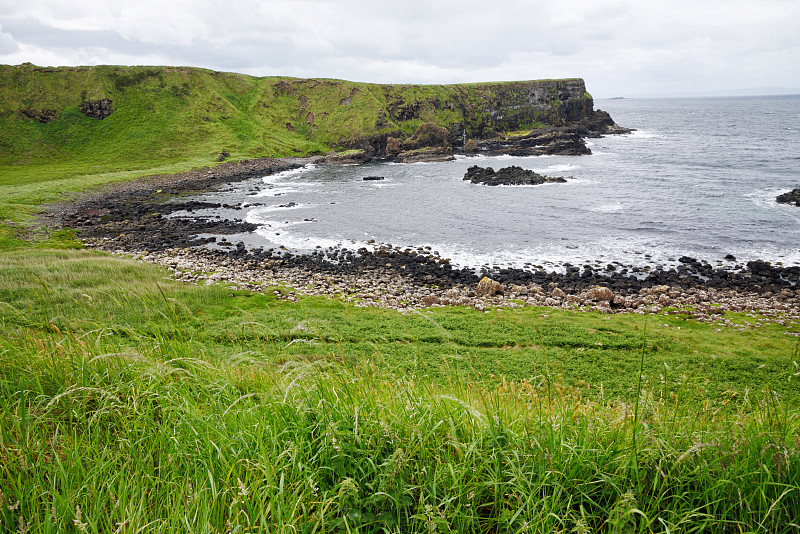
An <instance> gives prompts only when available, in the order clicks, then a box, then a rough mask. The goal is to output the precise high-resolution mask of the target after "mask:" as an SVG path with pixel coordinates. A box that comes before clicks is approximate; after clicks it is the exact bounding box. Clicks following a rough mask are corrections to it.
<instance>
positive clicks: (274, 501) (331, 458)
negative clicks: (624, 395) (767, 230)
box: [0, 329, 800, 532]
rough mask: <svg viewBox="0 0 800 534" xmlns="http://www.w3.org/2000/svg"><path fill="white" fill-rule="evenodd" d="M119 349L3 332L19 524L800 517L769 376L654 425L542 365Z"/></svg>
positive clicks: (584, 525)
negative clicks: (434, 378)
mask: <svg viewBox="0 0 800 534" xmlns="http://www.w3.org/2000/svg"><path fill="white" fill-rule="evenodd" d="M107 348H108V347H105V346H104V341H103V335H102V332H91V333H85V334H77V333H75V332H65V331H60V330H58V329H55V330H54V332H53V335H52V336H49V337H42V336H38V335H34V333H33V332H31V331H30V330H27V329H20V330H18V331H17V332H16V333H15V336H14V337H13V338H6V339H4V340H2V341H1V342H0V369H2V381H0V413H1V414H2V420H3V421H4V422H3V424H2V434H0V440H1V441H0V454H1V455H2V464H3V468H2V476H1V477H0V488H2V497H0V498H1V499H2V500H3V503H2V509H0V521H2V525H3V528H4V529H5V530H6V531H14V530H18V531H26V529H29V530H28V531H30V532H63V531H77V532H176V531H191V532H252V531H264V532H339V531H341V532H356V531H358V532H398V531H399V532H557V531H561V532H796V531H797V529H798V528H800V527H798V526H797V519H796V518H797V511H798V510H800V443H798V426H799V425H798V411H797V410H796V409H791V408H786V407H785V406H784V405H782V404H780V403H779V402H776V401H775V399H774V397H773V396H772V395H771V392H770V391H768V390H765V391H762V392H760V393H759V394H751V395H749V396H748V397H747V399H746V401H745V402H743V403H739V404H735V403H728V404H724V405H714V404H713V403H711V402H710V401H709V400H707V399H702V397H701V399H700V402H697V399H696V397H695V393H692V399H691V400H692V402H686V401H687V399H686V398H682V397H681V396H680V395H679V396H678V398H676V399H663V398H658V397H657V395H656V392H654V391H650V390H647V389H643V390H642V391H641V395H640V397H641V400H640V401H639V406H638V419H636V420H635V419H634V415H635V409H634V407H633V406H631V405H630V404H626V403H622V402H616V401H611V402H598V401H597V400H592V399H588V398H586V397H585V396H584V394H583V390H582V389H581V388H575V387H569V386H566V385H562V384H558V383H554V384H552V395H551V396H550V398H549V399H548V395H547V391H546V387H547V386H546V385H545V383H544V380H542V378H543V377H539V378H540V380H539V381H536V380H533V381H527V380H525V381H519V382H507V381H506V382H501V383H500V384H499V385H497V386H494V387H490V386H487V385H486V384H480V383H478V382H477V381H474V380H470V379H467V378H465V377H464V375H463V374H460V372H459V371H458V369H450V372H451V373H452V374H453V376H454V379H453V380H452V381H451V384H449V385H448V384H433V383H430V382H425V381H424V380H421V381H420V380H414V379H411V378H408V377H404V376H398V375H396V374H394V373H393V372H392V371H391V370H389V369H387V367H386V366H385V365H383V364H381V363H375V362H374V363H372V364H371V365H370V366H366V367H360V368H358V367H349V366H347V365H346V364H343V363H342V362H340V361H336V360H335V359H333V358H330V359H302V358H288V359H286V360H285V361H284V362H283V363H282V364H281V365H280V366H278V365H272V364H266V363H264V362H258V361H251V362H250V363H249V364H243V363H241V362H237V361H219V360H215V359H214V358H212V357H210V356H209V355H208V354H204V353H203V351H202V347H198V346H196V345H194V344H193V343H192V342H191V341H190V340H188V341H187V340H179V339H164V340H162V346H158V347H156V346H153V347H152V348H151V350H150V351H147V352H125V353H108V352H106V350H107ZM631 378H632V380H633V379H635V377H631ZM634 432H636V433H637V437H636V440H635V441H632V435H633V433H634ZM632 443H633V444H634V446H635V450H634V451H632V450H631V446H632V445H631V444H632ZM631 462H635V464H636V466H635V469H636V472H637V473H638V476H632V473H633V470H632V465H631Z"/></svg>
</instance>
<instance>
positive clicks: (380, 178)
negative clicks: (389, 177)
mask: <svg viewBox="0 0 800 534" xmlns="http://www.w3.org/2000/svg"><path fill="white" fill-rule="evenodd" d="M385 179H386V178H385V177H383V176H365V177H363V178H362V180H364V181H365V182H374V181H377V180H385Z"/></svg>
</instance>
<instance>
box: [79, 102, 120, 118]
mask: <svg viewBox="0 0 800 534" xmlns="http://www.w3.org/2000/svg"><path fill="white" fill-rule="evenodd" d="M112 104H113V102H112V101H111V100H110V99H108V98H103V99H101V100H86V101H84V102H81V111H82V112H83V114H84V115H86V116H88V117H92V118H93V119H97V120H103V119H106V118H108V117H110V116H111V114H112V113H114V108H113V107H112Z"/></svg>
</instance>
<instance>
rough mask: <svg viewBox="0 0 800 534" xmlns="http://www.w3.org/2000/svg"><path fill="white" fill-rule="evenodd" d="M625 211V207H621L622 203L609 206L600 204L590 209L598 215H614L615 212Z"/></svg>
mask: <svg viewBox="0 0 800 534" xmlns="http://www.w3.org/2000/svg"><path fill="white" fill-rule="evenodd" d="M623 209H625V206H623V205H622V202H613V203H611V204H600V205H599V206H594V207H592V208H590V210H591V211H596V212H598V213H615V212H617V211H622V210H623Z"/></svg>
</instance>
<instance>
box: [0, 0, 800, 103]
mask: <svg viewBox="0 0 800 534" xmlns="http://www.w3.org/2000/svg"><path fill="white" fill-rule="evenodd" d="M23 62H31V63H34V64H37V65H43V66H46V65H53V66H56V65H98V64H106V65H108V64H112V65H189V66H196V67H206V68H211V69H216V70H224V71H233V72H241V73H246V74H253V75H258V76H266V75H290V76H299V77H326V78H343V79H347V80H354V81H362V82H377V83H457V82H472V81H493V80H528V79H539V78H563V77H582V78H584V79H585V80H586V85H587V88H588V90H589V92H591V93H592V94H593V95H594V96H595V97H599V98H603V97H612V96H630V95H637V94H638V95H642V94H653V95H655V94H667V93H678V92H698V91H713V90H719V89H740V88H750V87H786V88H800V0H747V1H743V0H669V1H661V0H607V1H606V0H561V1H549V2H544V1H539V0H533V1H516V0H511V1H502V0H500V1H487V0H483V1H472V0H458V1H450V0H393V1H391V2H389V1H383V0H344V1H326V0H296V1H295V0H265V1H256V0H125V1H124V2H122V1H118V0H103V1H98V0H69V1H65V0H27V1H26V0H0V63H3V64H11V65H16V64H20V63H23ZM1 82H2V80H0V83H1Z"/></svg>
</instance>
